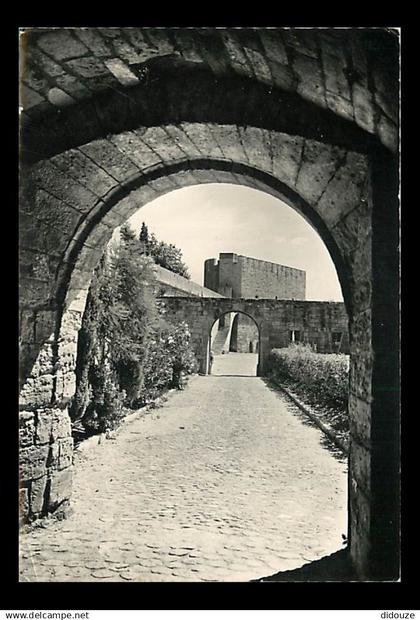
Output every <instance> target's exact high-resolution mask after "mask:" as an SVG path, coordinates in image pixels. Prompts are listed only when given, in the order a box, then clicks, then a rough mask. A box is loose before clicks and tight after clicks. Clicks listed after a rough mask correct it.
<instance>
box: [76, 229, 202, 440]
mask: <svg viewBox="0 0 420 620" xmlns="http://www.w3.org/2000/svg"><path fill="white" fill-rule="evenodd" d="M153 266H154V260H153V259H152V258H151V257H150V256H147V255H145V254H142V253H141V252H139V240H138V239H137V238H136V235H135V233H134V231H132V229H131V228H130V227H129V226H128V225H125V226H124V227H122V229H121V236H120V242H119V244H114V245H113V246H111V248H109V249H108V250H107V252H106V253H105V254H104V256H103V258H102V260H101V262H100V264H99V265H98V267H97V268H96V270H95V272H94V275H93V279H92V284H91V287H90V290H89V293H88V297H87V302H86V309H85V312H84V316H83V320H82V326H81V329H80V332H79V339H78V352H77V362H76V392H75V396H74V399H73V402H72V406H71V410H70V415H71V418H72V420H73V422H75V423H76V422H77V423H81V424H82V425H83V427H84V428H85V429H87V430H89V431H90V432H103V431H106V430H109V429H111V428H114V427H115V426H116V425H117V424H118V422H119V421H120V419H121V417H122V416H123V415H124V408H137V407H139V406H142V405H143V404H145V403H146V402H149V401H150V400H152V399H153V398H155V397H156V396H157V395H158V394H159V393H160V392H161V391H163V390H165V389H167V388H168V387H171V386H174V385H175V386H177V387H178V386H179V377H180V374H182V373H186V374H190V373H192V372H195V371H196V370H197V364H196V360H195V357H194V354H193V351H192V348H191V344H190V333H189V328H188V326H187V325H186V324H185V323H182V324H175V323H173V322H172V321H171V319H170V317H167V316H166V314H165V310H164V308H163V306H162V305H161V304H160V302H159V301H158V299H157V297H156V290H157V282H156V278H155V272H154V267H153Z"/></svg>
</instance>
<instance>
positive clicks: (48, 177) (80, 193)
mask: <svg viewBox="0 0 420 620" xmlns="http://www.w3.org/2000/svg"><path fill="white" fill-rule="evenodd" d="M32 170H33V174H32V177H33V179H34V181H35V182H36V184H37V185H38V187H41V188H42V189H44V190H45V191H47V192H48V193H50V192H51V193H52V194H54V195H55V196H56V198H59V199H61V200H63V201H64V202H65V203H67V204H68V205H70V206H72V207H74V208H75V209H76V210H77V211H79V212H81V213H86V212H88V211H90V209H91V208H92V207H93V206H94V205H95V204H96V202H97V201H98V197H97V196H96V195H95V194H94V193H93V192H91V191H90V190H88V189H87V188H86V187H84V186H83V185H80V183H78V182H77V181H75V179H73V178H72V177H71V176H69V175H68V174H66V173H65V172H62V171H61V170H59V169H58V168H57V167H55V166H54V165H53V164H52V163H51V161H43V162H40V163H39V164H36V165H35V166H34V167H33V169H32Z"/></svg>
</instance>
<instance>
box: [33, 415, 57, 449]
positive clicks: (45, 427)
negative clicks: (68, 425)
mask: <svg viewBox="0 0 420 620" xmlns="http://www.w3.org/2000/svg"><path fill="white" fill-rule="evenodd" d="M52 419H53V416H52V412H51V411H44V412H43V411H37V412H36V426H35V444H36V445H43V444H46V443H49V442H50V437H51V429H52Z"/></svg>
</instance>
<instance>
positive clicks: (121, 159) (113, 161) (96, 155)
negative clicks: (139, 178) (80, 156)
mask: <svg viewBox="0 0 420 620" xmlns="http://www.w3.org/2000/svg"><path fill="white" fill-rule="evenodd" d="M79 148H80V150H81V151H83V153H85V154H86V155H88V157H90V158H91V159H92V160H93V161H94V162H96V163H97V164H99V165H101V167H102V168H104V170H106V171H107V172H108V174H109V175H110V176H112V177H114V178H115V179H117V180H118V181H125V180H126V179H128V178H130V177H131V176H133V175H134V174H136V173H138V172H139V168H138V167H137V166H136V165H135V163H134V162H133V161H131V160H130V159H129V158H128V157H126V156H125V153H124V151H121V150H119V149H118V148H117V147H116V146H115V145H114V144H112V143H111V142H110V141H109V140H105V139H101V140H93V141H92V142H90V143H89V144H83V145H82V146H80V147H79Z"/></svg>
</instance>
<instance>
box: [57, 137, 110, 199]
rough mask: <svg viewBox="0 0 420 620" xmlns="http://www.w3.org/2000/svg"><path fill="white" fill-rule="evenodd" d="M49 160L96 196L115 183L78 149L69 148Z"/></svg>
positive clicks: (101, 194) (103, 193)
mask: <svg viewBox="0 0 420 620" xmlns="http://www.w3.org/2000/svg"><path fill="white" fill-rule="evenodd" d="M51 161H52V162H53V163H54V165H55V166H57V168H59V169H60V170H62V171H63V172H66V173H67V174H69V175H70V176H72V177H73V178H74V179H77V181H78V182H79V183H81V184H82V185H84V186H85V187H87V189H89V190H90V191H91V192H93V193H94V194H96V195H97V196H103V195H105V194H106V193H107V192H108V191H109V190H110V189H112V188H113V187H115V186H116V185H117V181H116V179H114V178H113V177H111V176H110V175H109V174H108V173H107V172H105V170H103V168H101V167H100V166H98V165H97V164H96V163H94V162H93V161H92V160H91V159H89V158H88V157H87V156H86V155H85V154H84V153H83V152H81V151H79V149H70V150H69V151H65V152H64V153H60V154H59V155H56V156H55V157H53V158H52V159H51Z"/></svg>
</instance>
